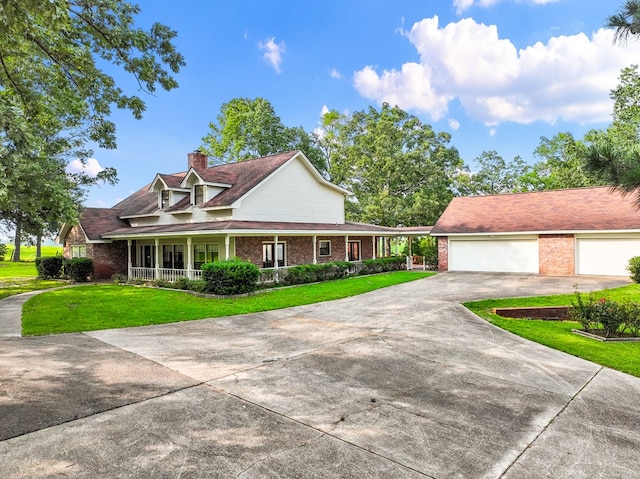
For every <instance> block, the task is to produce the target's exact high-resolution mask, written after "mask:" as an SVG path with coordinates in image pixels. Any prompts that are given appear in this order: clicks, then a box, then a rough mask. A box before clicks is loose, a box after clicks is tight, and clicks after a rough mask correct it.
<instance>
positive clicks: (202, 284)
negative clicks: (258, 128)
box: [189, 279, 207, 293]
mask: <svg viewBox="0 0 640 479" xmlns="http://www.w3.org/2000/svg"><path fill="white" fill-rule="evenodd" d="M206 290H207V283H206V281H204V280H202V279H191V280H189V291H195V292H196V293H204V292H205V291H206Z"/></svg>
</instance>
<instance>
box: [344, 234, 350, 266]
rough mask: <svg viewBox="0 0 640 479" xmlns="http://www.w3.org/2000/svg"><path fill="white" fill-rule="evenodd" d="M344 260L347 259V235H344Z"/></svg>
mask: <svg viewBox="0 0 640 479" xmlns="http://www.w3.org/2000/svg"><path fill="white" fill-rule="evenodd" d="M344 260H345V261H349V235H345V237H344Z"/></svg>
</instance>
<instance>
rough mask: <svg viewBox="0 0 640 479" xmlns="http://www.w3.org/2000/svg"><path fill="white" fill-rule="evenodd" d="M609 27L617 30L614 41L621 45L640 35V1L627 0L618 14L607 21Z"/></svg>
mask: <svg viewBox="0 0 640 479" xmlns="http://www.w3.org/2000/svg"><path fill="white" fill-rule="evenodd" d="M607 27H609V28H613V29H615V31H616V32H615V37H614V39H615V40H616V41H617V42H620V43H624V42H626V41H627V40H628V39H629V36H631V35H637V34H638V33H640V0H627V1H626V2H625V3H624V5H623V6H622V8H621V9H620V11H619V12H618V13H616V14H615V15H611V16H610V17H609V18H608V19H607Z"/></svg>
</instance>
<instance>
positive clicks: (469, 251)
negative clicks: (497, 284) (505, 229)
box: [449, 238, 539, 273]
mask: <svg viewBox="0 0 640 479" xmlns="http://www.w3.org/2000/svg"><path fill="white" fill-rule="evenodd" d="M449 270H450V271H491V272H504V273H538V271H539V262H538V240H537V239H535V238H531V239H501V240H496V239H492V240H469V239H464V240H462V239H453V238H451V239H450V242H449Z"/></svg>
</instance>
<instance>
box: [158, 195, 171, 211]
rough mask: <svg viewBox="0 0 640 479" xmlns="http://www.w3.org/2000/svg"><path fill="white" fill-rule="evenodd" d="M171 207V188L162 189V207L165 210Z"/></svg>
mask: <svg viewBox="0 0 640 479" xmlns="http://www.w3.org/2000/svg"><path fill="white" fill-rule="evenodd" d="M168 207H169V190H162V191H161V192H160V208H162V209H163V210H164V209H165V208H168Z"/></svg>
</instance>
